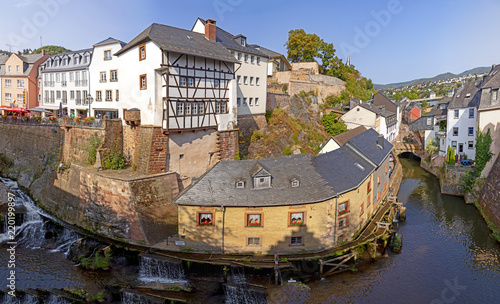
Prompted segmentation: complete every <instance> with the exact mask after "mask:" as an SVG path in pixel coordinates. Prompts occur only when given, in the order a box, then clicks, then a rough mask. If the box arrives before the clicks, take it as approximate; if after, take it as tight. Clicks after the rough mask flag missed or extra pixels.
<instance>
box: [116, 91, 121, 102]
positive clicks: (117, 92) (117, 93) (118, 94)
mask: <svg viewBox="0 0 500 304" xmlns="http://www.w3.org/2000/svg"><path fill="white" fill-rule="evenodd" d="M119 100H120V91H119V90H116V101H119Z"/></svg>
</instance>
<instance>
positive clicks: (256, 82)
mask: <svg viewBox="0 0 500 304" xmlns="http://www.w3.org/2000/svg"><path fill="white" fill-rule="evenodd" d="M255 85H260V78H259V77H257V78H255Z"/></svg>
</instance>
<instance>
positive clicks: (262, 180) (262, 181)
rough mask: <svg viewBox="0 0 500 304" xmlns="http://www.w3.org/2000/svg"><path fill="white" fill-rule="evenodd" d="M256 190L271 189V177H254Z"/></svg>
mask: <svg viewBox="0 0 500 304" xmlns="http://www.w3.org/2000/svg"><path fill="white" fill-rule="evenodd" d="M253 182H254V188H270V187H271V177H270V176H264V177H254V179H253Z"/></svg>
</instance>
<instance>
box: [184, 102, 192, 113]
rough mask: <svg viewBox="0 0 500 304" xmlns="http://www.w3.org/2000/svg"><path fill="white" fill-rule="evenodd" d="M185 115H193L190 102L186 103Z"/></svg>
mask: <svg viewBox="0 0 500 304" xmlns="http://www.w3.org/2000/svg"><path fill="white" fill-rule="evenodd" d="M184 115H191V103H190V102H185V103H184Z"/></svg>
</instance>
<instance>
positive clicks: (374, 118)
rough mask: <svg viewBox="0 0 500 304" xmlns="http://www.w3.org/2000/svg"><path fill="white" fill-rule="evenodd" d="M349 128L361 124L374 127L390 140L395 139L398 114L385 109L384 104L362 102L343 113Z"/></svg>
mask: <svg viewBox="0 0 500 304" xmlns="http://www.w3.org/2000/svg"><path fill="white" fill-rule="evenodd" d="M341 119H342V120H343V121H344V122H345V124H346V126H347V128H348V129H349V130H351V129H354V128H356V127H359V126H364V127H366V128H373V129H375V131H377V132H378V133H379V134H381V135H383V136H384V138H385V139H386V140H388V141H393V140H395V139H396V137H397V135H398V120H397V114H396V113H393V112H391V111H388V110H386V109H385V107H384V106H374V105H369V104H365V103H363V104H360V105H357V106H356V107H354V108H353V109H351V110H350V111H348V112H347V113H345V114H344V115H342V117H341Z"/></svg>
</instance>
